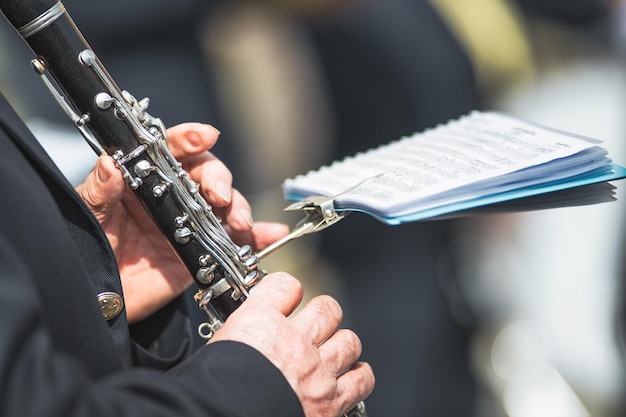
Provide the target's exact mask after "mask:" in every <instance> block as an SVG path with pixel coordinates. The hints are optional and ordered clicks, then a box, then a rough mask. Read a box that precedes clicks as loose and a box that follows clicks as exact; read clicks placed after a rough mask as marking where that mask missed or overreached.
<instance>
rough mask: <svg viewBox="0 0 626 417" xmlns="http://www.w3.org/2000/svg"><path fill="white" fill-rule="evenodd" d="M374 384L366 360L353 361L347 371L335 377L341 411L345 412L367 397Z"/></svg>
mask: <svg viewBox="0 0 626 417" xmlns="http://www.w3.org/2000/svg"><path fill="white" fill-rule="evenodd" d="M375 384H376V380H375V378H374V372H373V371H372V367H371V366H370V365H369V364H368V363H366V362H357V363H355V364H354V365H353V366H352V368H350V370H349V371H348V372H346V373H344V374H342V375H341V376H340V377H339V378H337V391H338V392H339V400H338V401H339V402H340V403H341V404H343V407H342V410H343V412H344V413H347V412H348V411H350V410H351V409H352V408H353V407H354V406H355V405H356V404H358V403H359V402H360V401H363V400H364V399H365V398H367V397H368V396H369V395H370V394H371V393H372V391H373V390H374V386H375Z"/></svg>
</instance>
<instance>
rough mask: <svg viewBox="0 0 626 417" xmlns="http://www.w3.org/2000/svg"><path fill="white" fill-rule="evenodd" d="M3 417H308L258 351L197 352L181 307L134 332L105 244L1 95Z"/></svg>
mask: <svg viewBox="0 0 626 417" xmlns="http://www.w3.org/2000/svg"><path fill="white" fill-rule="evenodd" d="M0 192H1V193H2V194H1V195H2V197H1V200H0V415H2V416H4V417H13V416H16V417H18V416H19V417H28V416H63V417H70V416H82V415H85V416H90V417H94V416H108V415H112V416H116V417H120V416H144V415H145V416H147V415H150V416H170V415H171V416H177V417H181V416H205V417H206V416H255V417H259V416H268V417H269V416H271V417H277V416H290V417H291V416H301V415H303V412H302V408H301V405H300V403H299V401H298V399H297V396H296V395H295V393H294V392H293V390H292V389H291V388H290V386H289V384H288V383H287V381H286V380H285V379H284V377H283V376H282V374H280V372H279V371H278V369H277V368H275V367H274V366H273V365H272V364H271V363H270V362H269V361H268V360H267V359H266V358H265V357H264V356H262V355H261V354H260V353H259V352H257V351H256V350H254V349H252V348H250V347H249V346H246V345H244V344H240V343H234V342H218V343H214V344H211V345H208V346H205V347H203V348H201V349H200V350H198V351H197V352H195V353H193V355H192V356H190V357H188V358H187V356H189V354H190V351H191V349H190V332H189V326H188V323H187V320H186V315H185V311H184V309H183V307H182V305H183V303H181V302H180V300H178V302H174V303H172V304H171V305H169V306H167V307H166V308H164V309H163V310H162V311H160V312H159V313H157V314H155V316H154V317H152V318H150V319H147V320H145V321H144V322H142V323H139V324H137V325H134V326H132V328H130V329H129V326H128V324H127V322H126V318H125V315H124V313H123V312H122V314H120V315H119V316H117V317H116V318H115V319H113V320H110V321H108V322H107V321H106V320H105V319H104V317H103V315H102V311H101V309H100V306H99V304H98V302H97V299H96V297H97V294H99V293H100V292H103V291H112V292H116V293H118V294H120V295H122V289H121V284H120V279H119V276H118V271H117V267H116V262H115V257H114V255H113V253H112V251H111V248H110V246H109V244H108V241H107V239H106V236H105V235H104V234H103V232H102V230H101V229H100V226H99V224H98V222H97V221H96V219H95V218H94V217H93V216H92V214H91V212H90V211H89V210H88V209H87V207H86V206H85V205H84V204H83V203H82V200H81V199H80V197H79V196H78V195H77V194H76V193H75V192H74V190H73V188H72V187H71V185H70V184H69V183H68V182H67V181H65V179H64V178H63V176H62V175H61V173H60V172H59V171H58V170H57V168H56V167H55V166H54V164H53V163H52V161H51V160H50V159H49V158H48V157H47V155H46V154H45V152H44V151H43V150H42V149H41V147H40V146H39V144H38V143H37V141H36V140H35V139H34V138H33V137H32V135H31V134H30V132H29V131H28V130H27V128H26V127H25V126H24V125H23V124H22V123H21V121H20V120H19V119H18V117H17V115H16V114H15V113H14V112H13V110H12V109H11V107H10V106H9V105H8V103H7V102H6V101H5V100H4V98H3V97H1V96H0Z"/></svg>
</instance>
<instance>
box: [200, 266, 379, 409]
mask: <svg viewBox="0 0 626 417" xmlns="http://www.w3.org/2000/svg"><path fill="white" fill-rule="evenodd" d="M301 300H302V285H301V284H300V282H299V281H298V280H296V279H295V278H294V277H292V276H291V275H289V274H286V273H273V274H269V275H267V276H266V277H265V278H263V280H262V281H261V282H260V283H259V284H258V285H257V286H256V287H255V289H254V291H253V292H252V294H251V295H250V297H249V298H248V299H247V300H246V301H245V302H244V303H243V304H242V305H241V307H239V308H238V309H237V310H235V312H234V313H232V314H231V315H230V317H229V318H228V319H227V320H226V322H225V323H224V326H223V327H222V328H221V329H220V330H218V331H217V332H216V333H215V335H214V336H213V338H212V339H211V341H210V342H209V343H212V342H215V341H218V340H234V341H238V342H241V343H245V344H247V345H249V346H252V347H253V348H255V349H257V350H258V351H259V352H261V353H262V354H263V355H265V356H266V357H267V358H268V359H269V360H270V361H271V362H272V363H273V364H274V365H275V366H276V367H277V368H278V369H280V371H281V372H282V373H283V375H284V376H285V378H286V379H287V381H288V382H289V384H290V385H291V387H292V388H293V389H294V391H295V392H296V394H297V395H298V398H299V399H300V402H301V403H302V407H303V408H304V412H305V414H306V416H307V417H335V416H341V415H343V414H344V413H346V412H348V411H349V410H350V409H351V408H353V407H354V406H355V405H356V404H357V403H358V402H359V401H361V400H363V399H364V398H365V397H367V396H368V395H369V394H370V393H371V392H372V390H373V389H374V373H373V372H372V369H371V367H370V366H369V365H368V364H367V363H364V362H358V361H357V360H358V358H359V356H360V355H361V342H360V340H359V338H358V337H357V335H356V334H354V333H353V332H352V331H350V330H347V329H339V330H338V326H339V324H340V323H341V320H342V318H343V312H342V310H341V307H340V306H339V304H338V303H337V301H335V300H334V299H333V298H331V297H329V296H318V297H315V298H313V299H312V300H311V301H309V303H308V304H307V305H305V306H304V307H303V308H302V309H301V310H300V311H299V312H298V313H296V314H295V315H294V316H293V317H288V316H289V315H290V314H291V313H292V312H293V311H294V310H295V308H296V307H297V306H298V305H299V304H300V301H301Z"/></svg>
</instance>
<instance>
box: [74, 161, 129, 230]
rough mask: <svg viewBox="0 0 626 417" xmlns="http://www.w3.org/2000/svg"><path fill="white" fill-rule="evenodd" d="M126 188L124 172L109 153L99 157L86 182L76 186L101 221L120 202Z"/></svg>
mask: <svg viewBox="0 0 626 417" xmlns="http://www.w3.org/2000/svg"><path fill="white" fill-rule="evenodd" d="M125 190H126V183H125V182H124V179H123V178H122V173H121V172H120V170H119V169H117V167H116V166H115V161H114V160H113V158H111V157H110V156H108V155H102V156H100V157H98V160H97V161H96V166H95V167H94V169H93V170H92V171H91V172H90V173H89V175H87V178H86V179H85V182H83V183H82V184H81V185H79V186H78V187H77V188H76V191H77V192H78V194H79V195H80V196H81V198H82V199H83V200H84V201H85V203H87V206H89V208H90V209H91V211H93V213H94V214H95V215H96V217H97V218H98V220H99V221H100V222H103V221H104V220H106V219H107V218H108V216H109V215H110V213H111V211H112V209H113V208H114V207H115V206H116V205H117V204H118V203H119V202H120V200H121V199H122V197H123V196H124V191H125Z"/></svg>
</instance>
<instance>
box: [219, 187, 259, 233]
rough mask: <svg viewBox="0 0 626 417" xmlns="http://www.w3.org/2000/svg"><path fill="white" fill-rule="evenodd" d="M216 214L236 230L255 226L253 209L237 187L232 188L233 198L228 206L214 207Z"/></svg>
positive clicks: (239, 230)
mask: <svg viewBox="0 0 626 417" xmlns="http://www.w3.org/2000/svg"><path fill="white" fill-rule="evenodd" d="M214 212H215V214H216V215H218V216H219V217H221V218H222V219H223V220H224V221H225V222H226V224H228V226H230V228H231V229H232V230H233V231H234V232H245V231H248V230H251V229H252V227H253V226H254V220H253V219H252V209H251V208H250V204H249V203H248V200H246V198H245V197H244V196H243V195H241V193H240V192H239V191H237V190H236V189H233V190H232V200H231V203H230V204H229V205H227V206H226V207H214Z"/></svg>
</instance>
